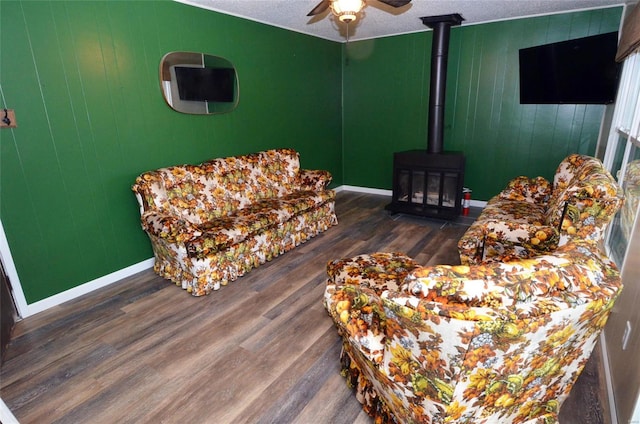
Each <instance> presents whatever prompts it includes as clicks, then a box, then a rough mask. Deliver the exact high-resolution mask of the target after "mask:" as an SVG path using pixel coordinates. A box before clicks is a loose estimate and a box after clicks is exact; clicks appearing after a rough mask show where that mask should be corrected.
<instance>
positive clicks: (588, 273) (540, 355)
mask: <svg viewBox="0 0 640 424" xmlns="http://www.w3.org/2000/svg"><path fill="white" fill-rule="evenodd" d="M327 271H328V275H329V280H328V282H327V287H326V290H325V297H324V304H325V307H326V309H327V310H328V311H329V313H330V315H331V317H332V318H333V320H334V321H335V324H336V326H337V328H338V332H339V334H340V335H341V336H342V338H343V352H342V354H341V361H342V372H343V375H344V376H346V378H347V381H348V383H349V384H350V385H352V386H354V387H355V388H356V397H357V399H358V400H359V401H360V402H361V403H362V404H363V408H364V409H365V410H366V411H367V412H368V413H369V415H371V416H373V417H375V418H376V421H375V422H377V423H380V422H382V423H391V422H396V423H470V424H471V423H473V424H479V423H501V424H502V423H512V422H513V423H541V424H542V423H546V424H548V423H557V420H558V412H559V409H560V407H561V405H562V403H563V401H564V400H565V399H566V397H567V396H568V394H569V391H570V390H571V387H572V386H573V384H574V382H575V380H576V379H577V377H578V375H579V374H580V372H581V371H582V369H583V367H584V365H585V364H586V362H587V359H588V358H589V356H590V354H591V352H592V349H593V347H594V345H595V343H596V340H597V337H598V334H599V333H600V331H601V329H602V328H603V326H604V325H605V323H606V321H607V318H608V316H609V313H610V312H611V308H612V306H613V304H614V301H615V299H616V298H617V296H618V295H619V292H620V290H621V281H620V277H619V273H618V271H617V269H616V267H615V265H614V264H613V263H612V262H611V261H610V260H609V259H608V258H607V257H605V255H604V254H603V253H602V251H601V250H600V249H599V247H598V245H597V242H596V241H594V240H588V239H580V238H573V239H572V240H569V241H567V243H565V244H564V245H562V246H560V247H558V248H557V249H556V250H555V251H554V252H553V254H552V255H541V256H537V257H535V258H531V259H521V260H517V261H513V262H490V263H486V264H481V265H472V266H465V265H459V266H447V265H439V266H433V267H422V266H419V265H418V264H416V263H415V262H414V261H413V260H412V259H411V258H409V257H407V256H404V255H402V254H398V253H373V254H369V255H360V256H356V257H353V258H348V259H340V260H335V261H333V262H330V263H329V264H328V269H327Z"/></svg>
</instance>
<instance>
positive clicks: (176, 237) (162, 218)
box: [140, 211, 201, 243]
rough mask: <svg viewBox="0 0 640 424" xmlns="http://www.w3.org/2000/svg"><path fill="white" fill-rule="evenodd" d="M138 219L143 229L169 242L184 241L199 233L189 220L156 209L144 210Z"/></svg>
mask: <svg viewBox="0 0 640 424" xmlns="http://www.w3.org/2000/svg"><path fill="white" fill-rule="evenodd" d="M140 221H141V223H142V229H143V230H145V231H146V232H147V233H149V234H150V235H152V236H155V237H159V238H161V239H164V240H166V241H167V242H169V243H185V242H187V241H188V240H191V239H192V238H194V237H197V236H199V235H200V234H201V232H200V230H199V229H198V228H197V227H196V226H194V225H193V224H191V223H190V222H189V221H187V220H185V219H182V218H179V217H177V216H174V215H168V214H162V213H158V212H157V211H147V212H144V213H143V214H142V216H141V217H140Z"/></svg>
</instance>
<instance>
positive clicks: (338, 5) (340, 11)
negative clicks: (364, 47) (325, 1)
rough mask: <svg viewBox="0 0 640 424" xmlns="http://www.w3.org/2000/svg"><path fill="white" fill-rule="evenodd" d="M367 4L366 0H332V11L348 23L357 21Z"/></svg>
mask: <svg viewBox="0 0 640 424" xmlns="http://www.w3.org/2000/svg"><path fill="white" fill-rule="evenodd" d="M365 6H366V3H365V0H331V12H333V14H334V15H336V17H337V18H338V19H340V21H342V22H346V23H349V22H352V21H355V20H356V18H357V17H358V13H360V11H361V10H362V9H363V8H364V7H365Z"/></svg>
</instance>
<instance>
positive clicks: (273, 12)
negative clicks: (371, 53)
mask: <svg viewBox="0 0 640 424" xmlns="http://www.w3.org/2000/svg"><path fill="white" fill-rule="evenodd" d="M176 1H178V2H180V3H185V4H189V5H192V6H197V7H201V8H205V9H209V10H214V11H217V12H221V13H225V14H228V15H233V16H238V17H242V18H246V19H249V20H252V21H257V22H262V23H265V24H268V25H272V26H276V27H280V28H285V29H288V30H291V31H296V32H301V33H304V34H309V35H313V36H316V37H320V38H324V39H327V40H333V41H338V42H345V41H346V35H347V34H346V25H345V24H343V23H338V21H337V20H334V19H333V16H332V15H331V14H330V13H329V12H328V11H327V12H325V13H323V14H321V15H317V16H314V17H308V16H306V15H307V13H309V11H311V9H313V8H314V6H316V4H318V3H319V2H320V0H176ZM636 1H637V0H413V1H412V2H411V3H410V4H409V5H407V6H405V7H402V8H398V9H394V8H393V7H390V6H387V5H385V4H384V3H381V2H379V1H377V0H367V7H366V8H365V9H364V11H363V13H362V15H361V17H360V18H361V19H358V20H357V21H356V22H355V23H351V24H350V25H349V39H350V40H364V39H369V38H377V37H385V36H390V35H397V34H405V33H410V32H417V31H426V30H428V28H427V27H425V26H424V25H423V24H422V21H421V20H420V19H419V18H420V17H422V16H434V15H446V14H450V13H460V14H461V15H462V17H463V18H464V19H465V20H464V22H462V25H471V24H478V23H484V22H492V21H500V20H505V19H514V18H521V17H528V16H536V15H547V14H553V13H562V12H569V11H576V10H587V9H594V8H602V7H610V6H617V5H622V4H625V3H627V4H632V3H636Z"/></svg>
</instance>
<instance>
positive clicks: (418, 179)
mask: <svg viewBox="0 0 640 424" xmlns="http://www.w3.org/2000/svg"><path fill="white" fill-rule="evenodd" d="M420 19H422V22H423V23H424V24H425V25H427V26H428V27H430V28H432V29H433V42H432V47H431V81H430V95H429V121H428V123H429V128H428V139H427V149H426V150H409V151H405V152H396V153H394V157H393V197H392V201H391V203H390V204H389V205H387V206H386V209H387V210H389V211H391V212H394V213H407V214H413V215H421V216H426V217H434V218H441V219H455V218H456V217H457V216H459V215H460V212H461V210H462V188H463V187H462V186H463V183H464V162H465V160H464V155H463V154H462V153H461V152H447V151H443V149H442V145H443V133H444V102H445V90H446V82H447V81H446V79H447V59H448V54H449V36H450V30H451V27H452V26H455V25H460V23H461V22H462V21H463V18H462V16H460V15H459V14H457V13H455V14H451V15H441V16H429V17H423V18H420Z"/></svg>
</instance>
